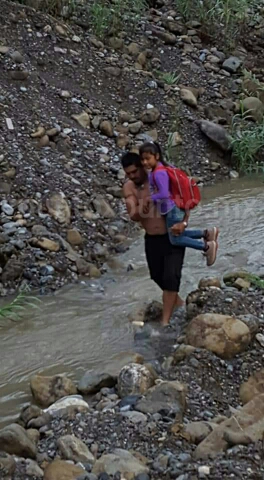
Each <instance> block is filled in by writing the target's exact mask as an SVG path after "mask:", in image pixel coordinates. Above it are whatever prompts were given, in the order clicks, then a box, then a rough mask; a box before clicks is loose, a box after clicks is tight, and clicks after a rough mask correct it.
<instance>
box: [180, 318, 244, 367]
mask: <svg viewBox="0 0 264 480" xmlns="http://www.w3.org/2000/svg"><path fill="white" fill-rule="evenodd" d="M186 339H187V342H188V343H189V344H190V345H193V346H194V347H196V348H206V349H207V350H210V351H212V352H214V353H215V354H216V355H218V356H219V357H221V358H225V359H230V358H233V357H234V356H235V355H237V354H238V353H240V352H243V351H244V350H245V349H246V348H247V346H248V345H249V343H250V341H251V334H250V331H249V328H248V327H247V326H246V325H245V323H243V322H241V320H239V319H237V318H233V317H229V316H227V315H219V314H214V313H206V314H202V315H199V316H198V317H195V318H194V319H193V320H192V321H191V322H190V324H189V325H188V327H187V334H186Z"/></svg>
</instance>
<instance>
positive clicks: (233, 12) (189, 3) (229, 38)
mask: <svg viewBox="0 0 264 480" xmlns="http://www.w3.org/2000/svg"><path fill="white" fill-rule="evenodd" d="M174 5H175V8H176V11H177V12H179V13H180V14H181V15H182V17H183V18H184V20H185V21H189V20H197V21H198V22H200V23H201V24H202V25H203V26H204V27H205V28H206V30H207V31H208V32H210V33H212V34H214V32H215V28H216V27H218V28H219V26H220V27H221V32H222V36H223V38H225V40H226V42H227V43H230V42H231V43H232V42H234V41H235V37H236V36H237V35H238V34H239V33H240V32H241V29H243V27H244V26H245V24H246V23H247V22H248V20H249V17H250V20H252V15H250V16H249V15H248V10H249V9H250V8H252V7H254V6H256V5H257V0H174Z"/></svg>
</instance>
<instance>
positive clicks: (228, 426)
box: [194, 394, 264, 459]
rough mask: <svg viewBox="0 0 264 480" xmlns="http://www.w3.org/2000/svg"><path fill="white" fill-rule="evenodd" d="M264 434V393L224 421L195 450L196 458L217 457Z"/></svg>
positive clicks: (257, 439) (259, 438)
mask: <svg viewBox="0 0 264 480" xmlns="http://www.w3.org/2000/svg"><path fill="white" fill-rule="evenodd" d="M263 434H264V394H262V395H259V396H257V397H255V398H253V400H251V401H250V402H248V403H247V404H246V405H245V406H244V407H243V408H241V409H240V410H238V411H237V412H236V413H235V414H234V415H232V417H231V418H228V419H227V420H225V421H224V422H222V423H221V424H220V425H219V426H218V427H217V428H215V429H214V430H213V431H212V433H210V434H209V435H208V436H207V437H206V438H205V440H203V441H202V442H201V443H200V444H199V445H198V447H197V448H196V450H195V452H194V457H195V459H206V458H208V457H216V456H217V455H218V454H219V453H221V452H223V451H225V450H226V449H227V448H229V447H231V446H234V445H247V444H250V443H255V442H257V441H259V440H261V439H262V438H263Z"/></svg>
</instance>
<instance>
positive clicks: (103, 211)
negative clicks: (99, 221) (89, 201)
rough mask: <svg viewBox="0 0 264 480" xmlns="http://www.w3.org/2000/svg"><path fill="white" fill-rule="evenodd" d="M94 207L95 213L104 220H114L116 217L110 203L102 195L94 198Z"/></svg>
mask: <svg viewBox="0 0 264 480" xmlns="http://www.w3.org/2000/svg"><path fill="white" fill-rule="evenodd" d="M93 206H94V209H95V211H96V212H97V213H98V214H99V215H101V216H102V217H104V218H114V217H115V216H116V215H115V212H114V210H113V209H112V208H111V207H110V205H109V203H108V202H107V201H106V200H105V199H104V198H103V197H101V196H100V195H98V196H97V197H96V198H94V200H93Z"/></svg>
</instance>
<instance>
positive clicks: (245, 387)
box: [239, 368, 264, 404]
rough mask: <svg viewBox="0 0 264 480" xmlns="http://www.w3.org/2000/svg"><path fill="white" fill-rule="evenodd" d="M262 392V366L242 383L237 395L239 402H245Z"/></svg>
mask: <svg viewBox="0 0 264 480" xmlns="http://www.w3.org/2000/svg"><path fill="white" fill-rule="evenodd" d="M262 393H263V394H264V368H262V369H261V370H259V371H258V372H256V373H254V375H252V376H251V377H249V379H248V380H247V382H244V383H242V385H241V387H240V390H239V396H240V400H241V402H242V403H243V404H245V403H248V402H250V400H252V399H253V398H254V397H256V396H257V395H260V394H262Z"/></svg>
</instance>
